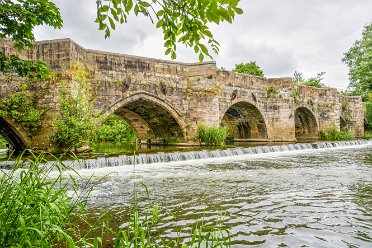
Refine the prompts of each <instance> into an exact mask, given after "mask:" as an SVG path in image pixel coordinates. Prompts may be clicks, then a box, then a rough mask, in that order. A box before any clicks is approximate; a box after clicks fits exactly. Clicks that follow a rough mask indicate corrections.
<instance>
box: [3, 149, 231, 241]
mask: <svg viewBox="0 0 372 248" xmlns="http://www.w3.org/2000/svg"><path fill="white" fill-rule="evenodd" d="M31 155H32V159H30V160H28V161H26V162H24V161H22V155H21V156H19V157H18V158H17V160H16V161H15V164H14V166H13V167H12V168H8V169H4V168H0V244H1V246H2V247H68V248H75V247H94V248H99V247H106V246H104V245H105V243H106V241H105V240H104V238H103V237H107V234H109V235H111V236H113V237H115V238H114V239H113V241H110V242H111V243H112V244H111V245H113V246H109V247H115V248H119V247H183V248H186V247H229V246H230V243H231V241H230V232H229V231H228V230H225V229H222V228H221V226H220V225H216V226H205V225H204V224H203V221H201V222H199V223H196V224H195V226H194V228H193V229H192V231H190V235H189V237H186V238H182V239H181V238H179V237H177V238H174V239H171V240H169V239H164V238H162V236H161V232H159V231H158V228H157V227H158V223H159V220H161V218H160V217H159V216H160V215H159V207H158V206H157V205H150V204H148V205H147V206H145V207H144V209H142V208H141V209H140V208H139V207H138V206H139V205H140V204H138V198H137V189H136V187H138V184H137V183H135V184H134V203H133V205H132V207H131V211H130V218H129V219H128V220H127V223H125V225H124V226H125V227H122V228H119V229H118V230H114V229H112V228H111V227H110V222H109V219H108V218H107V216H108V215H109V213H105V214H103V215H101V216H100V217H98V218H96V219H95V220H94V221H95V222H94V223H89V222H88V221H87V218H86V212H87V209H86V201H87V197H88V196H89V194H90V192H91V190H92V189H93V188H92V187H94V186H88V185H90V184H91V183H90V179H89V178H88V179H87V180H86V181H85V183H81V181H82V180H83V179H82V178H81V177H80V176H79V174H78V172H77V171H75V170H74V169H73V168H70V167H68V166H66V165H64V164H63V163H62V162H61V161H60V160H58V159H56V161H54V162H48V161H47V160H46V159H45V158H44V155H38V156H35V155H33V154H31ZM66 170H70V172H69V174H68V175H69V176H70V178H65V176H64V175H65V174H63V173H64V172H65V171H66ZM78 181H80V182H79V183H78ZM83 181H84V180H83ZM140 185H142V186H143V187H145V189H146V194H147V196H148V198H149V191H148V189H147V187H146V186H145V185H144V184H143V183H140ZM165 217H166V216H165ZM81 226H85V227H87V229H85V230H81V229H80V228H81ZM97 233H98V234H97Z"/></svg>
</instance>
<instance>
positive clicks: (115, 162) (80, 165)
mask: <svg viewBox="0 0 372 248" xmlns="http://www.w3.org/2000/svg"><path fill="white" fill-rule="evenodd" d="M368 144H370V142H369V141H367V140H354V141H337V142H315V143H301V144H287V145H276V146H275V145H274V146H257V147H246V148H244V147H234V148H228V149H221V150H202V151H190V152H170V153H164V152H161V153H154V154H139V155H137V156H127V155H121V156H118V157H107V158H106V157H98V158H95V159H86V160H80V161H76V160H74V161H65V163H66V165H68V166H71V167H72V168H75V169H97V168H105V167H116V166H128V165H134V164H135V165H143V164H156V163H169V162H181V161H192V160H196V161H198V160H206V159H213V158H228V157H237V156H245V155H256V157H259V155H260V154H267V153H285V152H291V151H301V150H302V151H305V150H323V149H331V148H342V147H353V146H360V145H368Z"/></svg>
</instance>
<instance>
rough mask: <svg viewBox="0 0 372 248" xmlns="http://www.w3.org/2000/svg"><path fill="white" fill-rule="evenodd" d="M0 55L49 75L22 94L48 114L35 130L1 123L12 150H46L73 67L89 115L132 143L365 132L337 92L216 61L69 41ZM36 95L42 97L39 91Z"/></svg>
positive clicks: (6, 43)
mask: <svg viewBox="0 0 372 248" xmlns="http://www.w3.org/2000/svg"><path fill="white" fill-rule="evenodd" d="M0 51H3V52H4V53H5V54H7V55H10V54H18V55H19V56H20V57H22V58H24V59H30V60H38V59H41V60H44V61H45V62H46V63H48V64H49V65H50V68H51V69H52V70H53V71H55V72H56V74H57V75H58V76H57V79H56V77H54V78H53V79H50V80H48V81H43V82H34V83H31V84H30V87H29V90H30V92H31V93H32V94H33V95H34V96H35V99H37V104H38V106H39V107H41V108H44V109H46V110H47V113H46V114H45V117H44V118H45V120H44V121H43V126H42V128H41V129H40V130H39V131H37V132H36V133H32V134H30V133H27V132H25V131H24V130H23V129H22V127H21V126H19V125H16V124H15V123H14V122H13V121H12V120H9V119H6V120H4V119H0V125H1V128H0V131H1V132H2V133H3V135H5V136H6V137H7V138H8V139H9V140H10V142H12V143H14V145H16V146H20V145H23V146H24V147H34V148H41V149H45V148H48V147H49V146H50V145H51V144H50V142H49V139H48V136H49V135H50V133H51V132H52V130H53V128H52V126H51V120H52V119H53V117H54V116H56V115H58V110H59V100H58V99H59V95H60V91H61V87H62V83H61V82H62V81H64V82H65V84H66V82H67V85H68V86H70V87H73V85H74V82H72V81H73V80H71V78H69V77H68V76H67V77H66V75H65V74H64V73H63V71H64V70H66V69H67V68H70V67H72V66H74V65H76V64H80V65H83V66H84V67H86V68H87V70H88V71H89V74H90V86H89V89H90V93H91V98H92V99H91V100H92V102H93V103H94V111H95V112H96V113H101V114H104V115H106V116H108V115H110V114H114V113H115V114H117V115H119V116H121V117H122V118H124V119H125V120H127V121H128V122H129V123H130V124H131V125H132V126H133V128H134V130H135V132H136V134H137V137H138V138H139V139H142V140H146V139H148V138H151V139H154V138H162V139H163V138H177V139H178V140H180V141H184V142H187V141H191V140H192V139H193V137H194V136H195V134H196V130H197V127H198V125H201V124H202V125H206V126H212V125H221V126H226V127H227V128H228V129H229V131H230V133H231V134H232V135H233V136H234V138H235V139H236V140H251V141H254V140H257V141H258V140H260V141H262V140H267V141H278V142H279V141H296V140H299V139H314V138H318V137H319V132H320V131H321V130H329V129H331V128H332V127H334V126H335V127H337V128H347V129H349V130H350V131H351V132H352V133H353V134H354V136H355V137H356V138H359V137H363V133H364V104H363V102H362V101H361V98H360V97H345V96H342V95H340V93H338V91H337V90H336V89H333V88H322V89H316V88H312V87H304V86H299V85H294V84H293V82H292V80H291V78H261V77H255V76H249V75H244V74H239V73H235V72H231V71H226V70H222V69H219V68H217V67H216V63H215V62H205V63H194V64H187V63H179V62H172V61H164V60H158V59H151V58H144V57H137V56H130V55H123V54H116V53H109V52H101V51H95V50H89V49H85V48H83V47H81V46H79V45H78V44H76V43H75V42H74V41H72V40H70V39H59V40H51V41H40V42H36V44H35V47H34V49H31V50H26V51H24V52H22V53H18V52H17V51H16V50H15V49H14V48H13V46H12V42H11V41H10V40H8V39H3V40H0ZM10 78H11V79H9V76H6V75H3V76H2V77H1V85H0V98H3V97H6V96H9V95H10V94H12V93H13V92H15V91H17V90H19V86H20V84H21V82H22V81H21V80H20V79H19V78H17V77H16V76H14V77H10ZM41 92H42V93H41Z"/></svg>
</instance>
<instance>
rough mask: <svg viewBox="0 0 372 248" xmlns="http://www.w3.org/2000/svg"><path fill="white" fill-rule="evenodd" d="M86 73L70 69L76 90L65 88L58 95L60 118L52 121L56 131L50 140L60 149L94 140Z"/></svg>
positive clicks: (81, 69) (83, 70)
mask: <svg viewBox="0 0 372 248" xmlns="http://www.w3.org/2000/svg"><path fill="white" fill-rule="evenodd" d="M87 73H88V72H87V71H86V70H85V69H83V68H81V67H79V66H78V67H77V68H73V69H72V75H73V78H72V81H73V82H75V83H76V85H70V87H73V86H75V87H76V88H75V89H73V88H70V89H68V88H67V87H66V86H65V88H64V89H63V90H62V91H61V94H60V99H59V101H60V117H59V118H57V119H55V120H54V121H53V126H54V127H55V128H56V131H55V132H54V133H53V134H52V135H51V136H50V140H51V141H52V142H54V143H56V144H57V146H59V147H60V148H63V149H67V150H68V149H71V148H77V147H81V146H82V145H83V144H84V143H88V142H90V141H92V140H93V139H94V132H95V127H96V126H97V125H96V120H95V117H94V116H93V113H92V109H93V104H92V103H91V102H90V101H89V98H90V94H89V80H88V79H87V77H88V74H87Z"/></svg>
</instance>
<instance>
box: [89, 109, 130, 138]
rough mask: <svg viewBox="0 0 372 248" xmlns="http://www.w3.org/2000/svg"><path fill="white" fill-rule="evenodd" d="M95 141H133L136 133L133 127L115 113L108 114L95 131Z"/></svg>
mask: <svg viewBox="0 0 372 248" xmlns="http://www.w3.org/2000/svg"><path fill="white" fill-rule="evenodd" d="M94 139H95V141H96V142H125V143H133V142H135V141H136V135H135V133H134V130H133V128H132V127H131V126H130V125H129V124H128V122H126V121H125V120H123V119H122V118H120V117H119V116H117V115H115V114H114V115H111V116H109V117H108V118H107V119H106V121H104V122H103V124H102V125H101V126H100V127H99V128H98V129H97V131H96V133H95V138H94Z"/></svg>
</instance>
